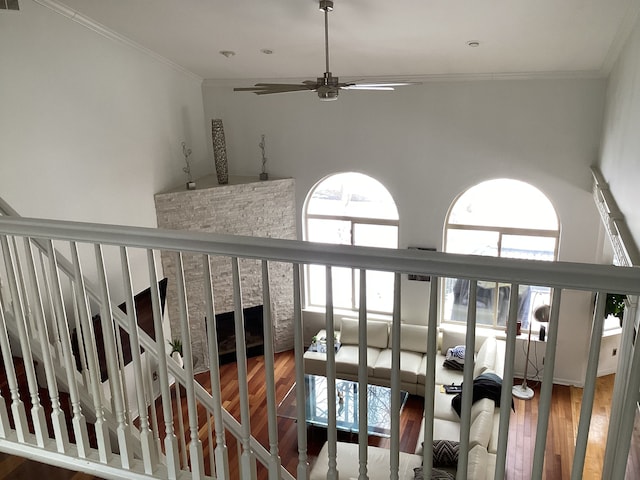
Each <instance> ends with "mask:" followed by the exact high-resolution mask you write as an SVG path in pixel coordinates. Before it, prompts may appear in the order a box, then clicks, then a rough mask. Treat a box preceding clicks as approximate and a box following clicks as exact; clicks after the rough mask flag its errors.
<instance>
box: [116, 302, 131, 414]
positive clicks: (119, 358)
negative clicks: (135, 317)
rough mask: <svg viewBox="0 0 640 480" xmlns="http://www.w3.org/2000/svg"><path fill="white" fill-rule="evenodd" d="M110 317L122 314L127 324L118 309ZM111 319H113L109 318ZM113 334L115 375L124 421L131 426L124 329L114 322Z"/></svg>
mask: <svg viewBox="0 0 640 480" xmlns="http://www.w3.org/2000/svg"><path fill="white" fill-rule="evenodd" d="M111 313H112V315H114V316H115V315H116V314H118V313H122V314H123V315H125V317H124V320H125V322H127V323H128V319H127V317H126V314H124V313H123V312H122V311H121V310H120V308H118V309H117V310H112V311H111ZM111 318H113V317H111ZM113 328H114V334H115V348H116V356H115V357H114V358H115V360H116V363H117V365H118V367H117V368H118V370H117V375H118V376H119V377H120V387H121V388H122V398H123V400H124V402H123V403H124V421H125V422H126V423H127V425H130V424H131V421H132V418H131V412H129V405H130V404H129V392H128V391H127V377H126V375H125V367H126V365H125V363H124V349H123V347H122V335H125V333H124V329H123V328H121V327H120V326H119V325H118V322H115V323H114V325H113Z"/></svg>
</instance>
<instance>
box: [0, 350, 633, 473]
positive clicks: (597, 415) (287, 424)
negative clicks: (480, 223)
mask: <svg viewBox="0 0 640 480" xmlns="http://www.w3.org/2000/svg"><path fill="white" fill-rule="evenodd" d="M220 370H221V372H220V375H221V384H222V385H223V388H222V399H223V406H224V408H226V409H227V410H228V411H229V412H230V413H231V414H232V415H234V417H236V418H237V419H239V417H240V413H239V412H240V404H239V395H238V381H237V377H236V365H235V364H233V363H232V364H227V365H223V366H222V367H221V369H220ZM247 372H248V390H249V392H250V399H249V402H250V411H251V414H250V415H251V427H252V432H253V435H254V436H255V437H256V438H257V439H258V441H260V442H261V443H262V444H263V445H265V446H268V426H267V423H266V419H267V414H266V406H265V405H264V397H265V394H266V385H265V374H264V360H263V357H254V358H250V359H249V360H248V364H247ZM196 378H197V380H198V381H199V382H200V383H201V384H202V385H203V387H204V388H206V389H207V390H210V379H209V374H208V373H203V374H199V375H197V377H196ZM275 378H276V401H277V402H278V403H279V402H280V401H282V399H283V398H284V396H285V395H286V394H287V392H288V391H289V389H290V388H291V386H292V385H293V383H294V379H295V365H294V359H293V354H292V352H284V353H280V354H277V355H276V364H275ZM613 379H614V376H613V375H611V376H607V377H601V378H600V379H598V384H597V388H596V396H595V404H594V408H593V417H592V424H591V430H590V432H589V445H588V449H587V460H586V464H585V470H584V475H583V478H584V479H596V478H601V469H602V460H603V456H604V447H605V440H606V435H607V428H608V418H609V406H610V404H611V395H612V391H613ZM534 390H535V392H536V395H535V396H534V398H533V400H530V401H524V400H518V399H514V404H515V412H514V413H512V416H511V422H510V431H509V445H508V457H507V468H506V478H507V479H508V480H516V479H528V478H529V475H530V471H531V456H532V452H533V446H534V444H535V433H536V422H537V418H538V399H539V388H538V387H537V386H536V387H534ZM174 393H175V392H174ZM183 393H184V392H183ZM581 397H582V390H581V389H579V388H575V387H568V386H562V385H555V386H554V389H553V401H552V409H551V413H550V418H549V432H548V436H547V447H546V456H545V471H544V477H543V478H545V479H547V480H562V479H567V478H570V471H571V466H572V461H573V448H574V441H575V435H576V431H577V425H578V419H579V413H580V402H581ZM181 399H182V408H181V412H182V414H183V418H184V422H185V428H187V425H188V423H187V422H188V417H187V413H186V412H187V408H186V402H185V397H184V395H182V398H181ZM157 403H158V419H159V423H160V424H159V431H160V432H162V433H163V432H164V425H163V423H162V421H161V419H162V411H161V406H160V401H158V402H157ZM422 408H423V399H422V398H421V397H417V396H409V399H408V401H407V403H406V405H405V407H404V410H403V413H402V416H401V427H400V428H401V436H402V438H401V446H400V448H401V450H402V451H406V452H413V451H414V449H415V446H416V442H417V439H418V434H419V431H420V422H421V421H422ZM198 414H199V420H200V425H201V427H200V432H199V433H200V435H199V436H200V438H201V440H202V442H203V450H204V454H205V465H206V469H207V473H208V465H209V453H208V452H209V445H208V429H207V427H206V421H207V420H206V418H205V415H204V412H203V411H202V410H200V409H199V412H198ZM177 416H178V413H177V410H176V411H175V425H176V427H177ZM639 417H640V416H637V418H636V427H635V429H634V439H633V441H632V449H631V453H630V455H629V462H628V465H627V478H640V419H639ZM211 422H212V420H211ZM308 433H309V435H308V459H309V463H310V464H313V462H314V461H315V458H316V457H317V454H318V452H319V451H320V448H321V447H322V445H323V444H324V442H325V441H326V434H325V432H324V431H323V430H321V429H313V430H309V431H308ZM186 435H187V436H188V433H187V434H186ZM278 438H279V452H280V456H281V461H282V464H283V465H284V466H285V468H287V469H288V470H289V471H290V472H292V473H295V471H296V466H297V460H298V455H297V425H296V422H295V421H294V420H291V419H287V418H278ZM340 439H341V440H345V441H357V436H351V437H350V436H349V435H346V436H343V437H340ZM369 444H370V445H376V446H381V447H389V440H388V439H384V438H379V437H369ZM227 445H228V452H229V464H230V468H231V477H232V478H238V469H237V460H236V458H237V445H236V442H235V440H234V439H233V438H232V437H231V435H229V434H227ZM38 476H42V477H44V478H51V479H53V480H94V479H97V478H98V477H93V476H91V475H86V474H83V473H77V472H71V471H67V470H64V469H60V468H56V467H49V466H46V465H43V464H40V463H37V462H34V461H31V460H27V459H24V458H20V457H12V456H9V455H4V454H0V479H23V478H24V479H31V478H37V477H38ZM258 476H259V478H260V479H261V480H264V479H266V478H267V472H266V470H265V469H264V468H263V467H261V466H260V465H259V466H258Z"/></svg>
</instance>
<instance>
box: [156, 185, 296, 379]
mask: <svg viewBox="0 0 640 480" xmlns="http://www.w3.org/2000/svg"><path fill="white" fill-rule="evenodd" d="M196 185H197V189H196V190H185V189H184V187H181V188H180V189H175V190H171V191H168V192H165V193H160V194H157V195H156V196H155V204H156V215H157V220H158V227H159V228H169V229H175V230H197V231H201V232H212V233H225V234H233V235H247V236H255V237H271V238H284V239H296V238H297V235H296V216H295V211H296V210H295V183H294V180H293V179H274V180H268V181H259V180H257V178H255V177H229V183H228V184H226V185H218V184H217V181H216V180H215V175H211V176H209V177H204V178H201V179H198V180H196ZM239 263H240V278H241V288H242V301H243V307H244V308H245V309H250V308H252V307H257V306H260V305H262V304H263V300H262V273H261V262H260V261H259V260H248V259H240V262H239ZM183 266H184V272H185V280H186V291H187V305H188V313H189V326H190V331H191V344H192V350H193V355H194V367H195V370H196V371H204V370H207V369H208V365H209V353H208V349H207V336H206V327H205V301H204V291H203V288H202V276H203V268H202V257H201V255H183ZM162 268H163V271H164V275H165V276H166V277H167V278H168V279H169V280H168V285H167V308H168V313H169V319H170V323H171V331H172V336H173V337H174V338H175V337H177V336H179V335H180V319H179V316H178V301H177V291H176V282H175V278H176V255H175V253H173V252H162ZM269 277H270V291H271V311H272V321H273V327H274V339H273V340H274V347H275V350H276V351H277V352H278V351H284V350H288V349H291V348H293V328H292V325H293V269H292V267H291V265H289V264H283V263H279V262H271V263H270V264H269ZM211 282H212V284H213V293H214V304H215V311H216V316H217V317H219V314H224V313H227V312H232V311H233V310H234V305H233V285H232V278H231V261H230V259H229V258H227V257H211ZM226 341H228V339H223V338H219V339H218V343H219V344H220V343H221V342H226Z"/></svg>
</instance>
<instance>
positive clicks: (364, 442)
mask: <svg viewBox="0 0 640 480" xmlns="http://www.w3.org/2000/svg"><path fill="white" fill-rule="evenodd" d="M358 344H359V345H360V347H359V348H358V414H359V416H358V432H359V435H358V457H359V464H360V468H359V470H358V479H359V480H367V479H368V478H369V477H368V476H367V458H368V454H369V450H368V441H369V436H368V430H369V422H368V418H369V415H368V408H367V396H368V395H369V388H368V386H369V372H368V371H367V364H368V362H367V345H368V342H367V271H366V270H365V269H361V270H360V302H359V308H358Z"/></svg>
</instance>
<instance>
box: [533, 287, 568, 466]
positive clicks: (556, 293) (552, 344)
mask: <svg viewBox="0 0 640 480" xmlns="http://www.w3.org/2000/svg"><path fill="white" fill-rule="evenodd" d="M561 297H562V290H561V289H559V288H554V289H553V296H552V299H551V313H550V315H549V337H548V338H547V347H546V349H545V354H544V370H545V371H544V378H543V379H542V387H541V389H540V400H539V403H538V428H537V430H536V446H535V450H534V453H533V466H532V468H531V478H533V479H538V478H542V472H543V467H544V450H545V448H546V445H547V430H548V427H549V413H550V412H551V393H552V390H553V372H554V370H555V366H556V348H557V344H558V329H559V321H560V300H561ZM529 328H531V326H529Z"/></svg>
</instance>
